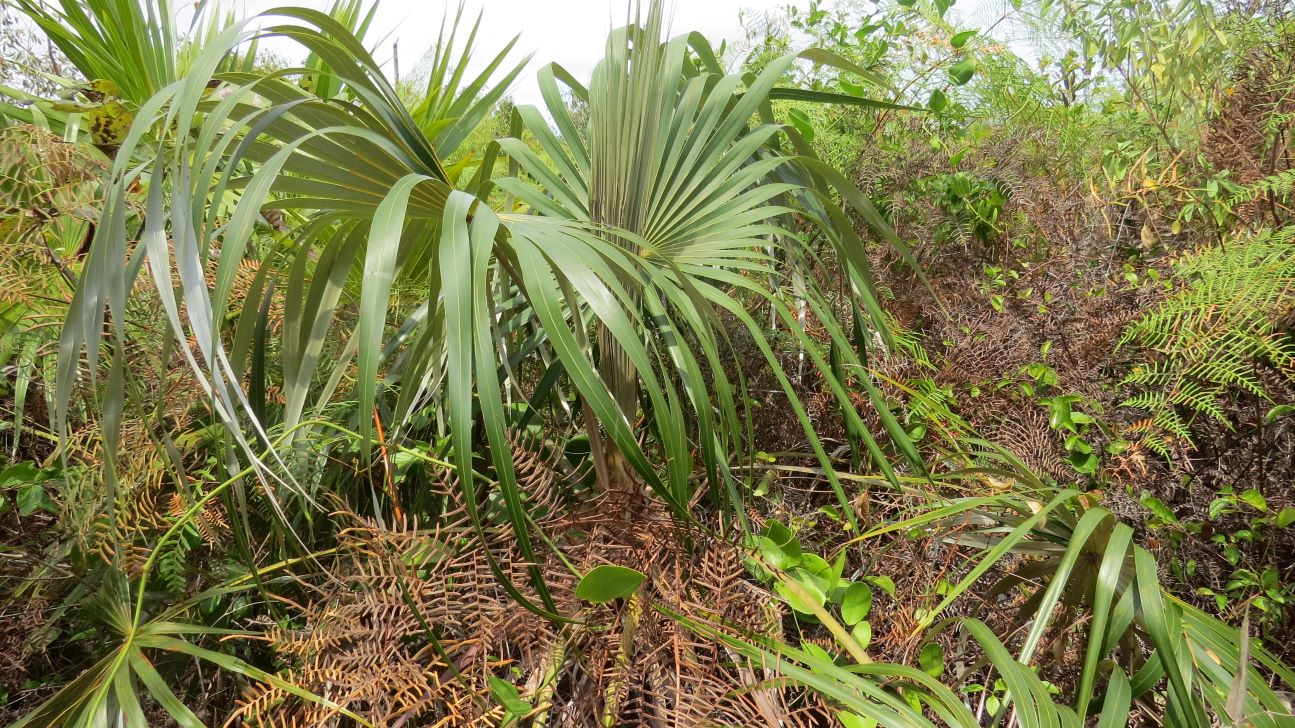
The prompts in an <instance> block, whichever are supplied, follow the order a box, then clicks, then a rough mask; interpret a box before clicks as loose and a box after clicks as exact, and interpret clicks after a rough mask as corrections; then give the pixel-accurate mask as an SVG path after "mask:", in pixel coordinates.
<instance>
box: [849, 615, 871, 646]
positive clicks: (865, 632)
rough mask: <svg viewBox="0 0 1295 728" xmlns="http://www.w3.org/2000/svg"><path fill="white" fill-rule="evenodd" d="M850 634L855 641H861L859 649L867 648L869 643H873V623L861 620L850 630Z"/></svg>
mask: <svg viewBox="0 0 1295 728" xmlns="http://www.w3.org/2000/svg"><path fill="white" fill-rule="evenodd" d="M850 636H851V637H853V638H854V641H855V642H857V643H859V649H861V650H866V649H868V645H870V644H872V625H871V624H869V623H867V622H860V623H858V624H856V625H854V629H852V630H850Z"/></svg>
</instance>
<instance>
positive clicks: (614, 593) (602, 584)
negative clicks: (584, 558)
mask: <svg viewBox="0 0 1295 728" xmlns="http://www.w3.org/2000/svg"><path fill="white" fill-rule="evenodd" d="M644 578H646V577H645V576H644V575H643V573H642V572H639V571H635V570H634V569H630V568H627V567H624V566H615V565H612V564H601V565H599V566H595V567H594V568H593V569H590V571H589V573H588V574H585V575H584V577H582V578H581V579H580V583H579V584H578V585H576V597H578V598H580V599H583V600H585V601H586V602H592V603H594V604H604V603H606V602H610V601H611V600H613V599H623V598H625V597H628V596H629V595H631V594H633V593H634V590H636V589H638V588H639V585H640V584H642V583H643V579H644Z"/></svg>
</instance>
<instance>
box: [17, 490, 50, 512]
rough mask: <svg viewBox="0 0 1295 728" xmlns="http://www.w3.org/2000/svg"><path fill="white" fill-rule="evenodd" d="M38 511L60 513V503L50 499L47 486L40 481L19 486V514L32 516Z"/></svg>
mask: <svg viewBox="0 0 1295 728" xmlns="http://www.w3.org/2000/svg"><path fill="white" fill-rule="evenodd" d="M36 511H45V512H46V513H58V505H56V504H55V503H54V501H52V500H50V497H49V494H48V493H46V492H45V486H43V485H41V484H40V483H28V484H26V485H23V486H19V488H18V515H20V516H30V515H31V514H32V513H35V512H36Z"/></svg>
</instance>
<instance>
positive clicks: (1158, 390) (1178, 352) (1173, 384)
mask: <svg viewBox="0 0 1295 728" xmlns="http://www.w3.org/2000/svg"><path fill="white" fill-rule="evenodd" d="M1288 182H1289V183H1290V186H1291V188H1295V175H1291V176H1290V179H1289V180H1288ZM1283 184H1285V183H1283ZM1270 189H1276V188H1275V187H1270ZM1292 242H1295V226H1291V227H1286V228H1282V229H1280V230H1276V231H1274V230H1262V231H1259V232H1255V233H1249V234H1245V235H1242V236H1239V237H1237V238H1235V239H1233V240H1230V241H1228V242H1227V243H1226V244H1225V245H1219V246H1215V247H1210V248H1206V249H1204V250H1200V251H1197V252H1195V253H1191V254H1188V255H1184V256H1182V257H1181V258H1179V259H1178V260H1177V261H1175V263H1174V278H1175V280H1176V281H1178V282H1179V287H1178V289H1177V290H1176V291H1175V292H1174V293H1173V294H1171V295H1170V296H1169V297H1168V298H1167V299H1165V300H1164V301H1162V302H1161V303H1160V304H1159V305H1158V306H1157V307H1156V308H1155V309H1153V310H1151V311H1149V312H1147V313H1146V314H1145V315H1144V316H1142V318H1140V319H1138V320H1137V321H1134V322H1133V323H1132V324H1130V325H1129V326H1128V327H1126V328H1125V330H1124V333H1123V335H1122V336H1121V339H1120V346H1127V345H1135V346H1137V347H1139V348H1140V349H1142V350H1143V351H1145V352H1147V354H1149V355H1154V356H1153V357H1152V360H1151V361H1145V362H1143V363H1140V364H1138V365H1137V366H1135V367H1134V368H1133V369H1132V371H1130V372H1129V374H1128V375H1126V376H1125V377H1124V379H1123V380H1122V381H1121V382H1120V386H1121V387H1123V388H1126V389H1128V390H1130V392H1131V393H1130V396H1129V397H1128V398H1127V399H1126V400H1125V401H1124V402H1123V405H1124V406H1126V407H1131V408H1135V409H1140V410H1143V411H1145V412H1148V413H1149V414H1150V415H1151V417H1152V418H1153V421H1154V422H1155V425H1156V427H1157V428H1159V430H1160V431H1161V432H1164V433H1170V434H1173V435H1174V436H1177V437H1180V438H1183V439H1186V440H1187V441H1188V442H1190V441H1191V427H1190V421H1191V420H1192V419H1193V418H1195V417H1196V416H1200V417H1205V418H1208V419H1211V420H1214V421H1217V422H1220V423H1223V424H1226V425H1228V426H1229V427H1230V426H1231V422H1230V420H1229V418H1228V415H1227V409H1226V406H1225V404H1224V403H1225V402H1226V400H1227V398H1228V397H1229V396H1230V395H1231V394H1233V393H1246V394H1249V395H1252V396H1255V397H1259V398H1262V399H1271V396H1270V394H1269V392H1268V388H1267V387H1266V386H1265V385H1264V381H1263V379H1262V377H1261V372H1262V371H1263V370H1264V369H1270V370H1274V371H1276V372H1278V373H1280V374H1281V375H1282V376H1283V377H1286V378H1288V379H1292V381H1295V377H1293V374H1295V372H1292V362H1295V340H1292V338H1291V336H1290V335H1289V334H1288V333H1287V332H1285V331H1283V330H1280V329H1279V327H1278V325H1277V322H1278V321H1279V320H1281V319H1282V318H1283V317H1284V316H1286V315H1287V314H1288V313H1289V312H1290V310H1291V307H1292V304H1295V255H1292V252H1291V251H1292ZM1156 437H1160V436H1159V435H1156V434H1155V433H1149V434H1147V435H1146V436H1145V437H1144V438H1143V444H1144V445H1146V446H1147V447H1148V448H1149V449H1151V450H1152V451H1154V452H1157V453H1159V452H1161V449H1164V450H1165V451H1168V450H1169V449H1170V448H1168V447H1167V443H1165V442H1164V441H1163V438H1161V441H1160V442H1159V445H1160V446H1162V447H1157V446H1155V444H1153V443H1152V442H1151V439H1152V438H1156Z"/></svg>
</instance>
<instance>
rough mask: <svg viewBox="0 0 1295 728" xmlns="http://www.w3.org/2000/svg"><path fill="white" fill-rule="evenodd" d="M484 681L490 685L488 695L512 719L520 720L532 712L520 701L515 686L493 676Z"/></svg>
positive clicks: (524, 702)
mask: <svg viewBox="0 0 1295 728" xmlns="http://www.w3.org/2000/svg"><path fill="white" fill-rule="evenodd" d="M486 680H487V681H488V682H489V683H490V694H491V695H493V696H494V697H495V700H497V701H499V704H500V705H502V706H504V710H505V711H507V712H508V715H510V716H512V717H514V718H520V717H522V716H524V715H526V714H527V713H530V712H531V711H532V710H534V707H533V706H532V705H531V704H530V703H529V702H527V701H525V700H523V699H522V696H521V693H520V692H518V691H517V686H516V685H513V684H512V683H510V682H508V681H507V680H502V679H500V678H498V677H495V676H494V675H489V676H487V678H486Z"/></svg>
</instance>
